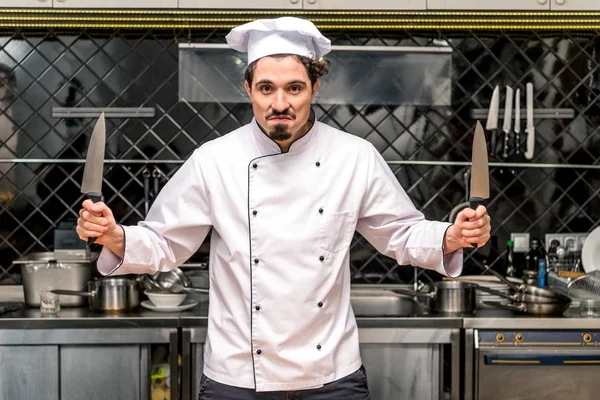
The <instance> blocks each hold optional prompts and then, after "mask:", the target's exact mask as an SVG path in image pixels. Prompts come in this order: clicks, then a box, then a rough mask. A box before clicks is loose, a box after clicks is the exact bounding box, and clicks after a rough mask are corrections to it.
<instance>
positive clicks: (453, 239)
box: [444, 206, 492, 254]
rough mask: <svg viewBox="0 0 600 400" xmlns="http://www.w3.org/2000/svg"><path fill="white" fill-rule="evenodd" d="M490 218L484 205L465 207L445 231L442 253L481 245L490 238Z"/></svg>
mask: <svg viewBox="0 0 600 400" xmlns="http://www.w3.org/2000/svg"><path fill="white" fill-rule="evenodd" d="M490 221H491V218H490V216H489V215H488V214H487V209H486V208H485V207H484V206H479V207H477V210H473V209H471V208H465V209H464V210H462V211H461V212H459V213H458V215H457V216H456V220H455V221H454V224H452V226H451V227H450V228H448V230H447V231H446V237H445V238H444V253H446V254H447V253H451V252H453V251H455V250H458V249H459V248H461V247H473V244H474V243H477V247H482V246H483V245H485V244H486V243H487V241H488V240H490V232H491V230H492V226H491V224H490Z"/></svg>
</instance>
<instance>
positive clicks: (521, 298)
mask: <svg viewBox="0 0 600 400" xmlns="http://www.w3.org/2000/svg"><path fill="white" fill-rule="evenodd" d="M475 288H476V289H477V290H481V291H482V292H486V293H490V294H493V295H496V296H500V297H503V298H505V299H508V300H511V301H512V302H516V303H519V302H523V303H543V304H554V303H567V304H569V303H571V299H570V298H568V297H567V296H563V295H561V294H558V293H557V296H556V297H546V296H538V295H534V294H527V293H523V292H516V293H513V294H509V293H504V292H500V291H497V290H494V289H490V288H488V287H484V286H479V285H477V286H476V287H475Z"/></svg>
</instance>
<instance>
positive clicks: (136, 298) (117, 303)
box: [52, 278, 140, 311]
mask: <svg viewBox="0 0 600 400" xmlns="http://www.w3.org/2000/svg"><path fill="white" fill-rule="evenodd" d="M52 292H54V293H56V294H60V295H67V296H85V297H87V298H88V303H89V307H90V309H91V310H92V311H123V310H131V309H132V308H135V307H137V306H138V305H139V304H140V287H139V282H138V281H137V280H136V279H127V278H105V279H95V280H92V281H89V282H88V291H87V292H84V291H76V290H53V291H52Z"/></svg>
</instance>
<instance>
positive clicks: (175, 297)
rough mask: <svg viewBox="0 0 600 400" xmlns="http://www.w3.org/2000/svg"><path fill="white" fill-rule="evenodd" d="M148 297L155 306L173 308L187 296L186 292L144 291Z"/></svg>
mask: <svg viewBox="0 0 600 400" xmlns="http://www.w3.org/2000/svg"><path fill="white" fill-rule="evenodd" d="M144 294H145V295H146V296H148V299H150V301H151V302H152V304H154V305H155V306H157V307H161V308H173V307H177V306H178V305H180V304H181V303H183V301H184V300H185V298H186V297H187V293H153V292H148V291H146V292H144Z"/></svg>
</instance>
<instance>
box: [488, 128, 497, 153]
mask: <svg viewBox="0 0 600 400" xmlns="http://www.w3.org/2000/svg"><path fill="white" fill-rule="evenodd" d="M497 132H498V130H497V129H493V130H492V140H491V141H490V156H491V157H494V156H495V155H496V136H497V134H498V133H497Z"/></svg>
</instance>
